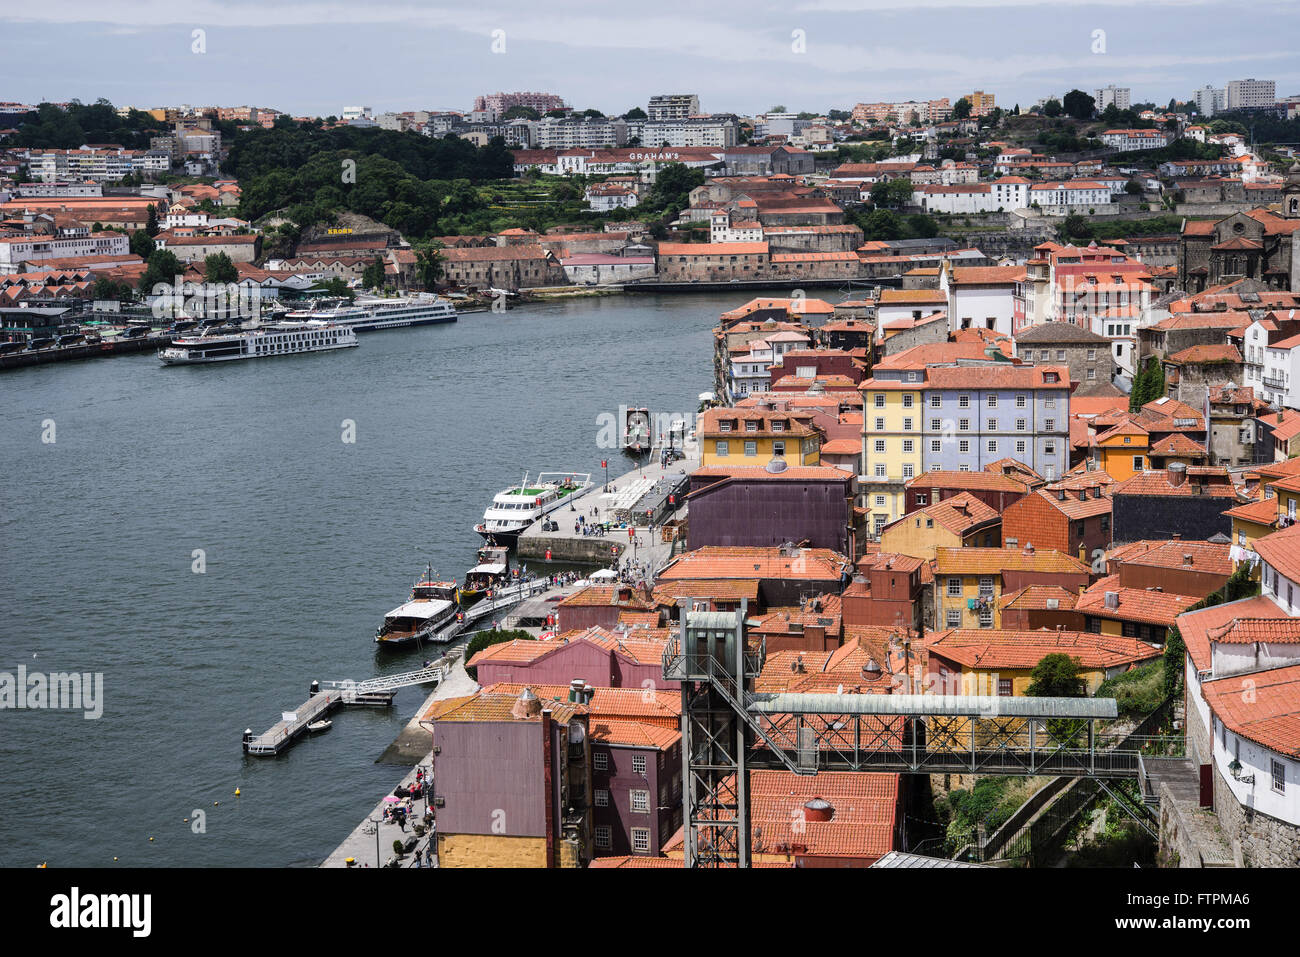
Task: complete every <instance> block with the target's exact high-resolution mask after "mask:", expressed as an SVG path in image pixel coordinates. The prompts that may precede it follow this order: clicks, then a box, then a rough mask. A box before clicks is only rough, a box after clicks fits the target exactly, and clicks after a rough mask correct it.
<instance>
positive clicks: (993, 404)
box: [989, 395, 998, 409]
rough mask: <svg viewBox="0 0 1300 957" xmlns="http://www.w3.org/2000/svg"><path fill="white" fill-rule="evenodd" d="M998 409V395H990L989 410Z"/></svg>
mask: <svg viewBox="0 0 1300 957" xmlns="http://www.w3.org/2000/svg"><path fill="white" fill-rule="evenodd" d="M997 407H998V397H997V396H996V395H990V396H989V408H990V409H996V408H997Z"/></svg>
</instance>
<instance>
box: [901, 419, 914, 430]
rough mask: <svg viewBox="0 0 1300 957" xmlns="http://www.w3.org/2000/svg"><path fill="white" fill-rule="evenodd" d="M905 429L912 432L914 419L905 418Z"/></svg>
mask: <svg viewBox="0 0 1300 957" xmlns="http://www.w3.org/2000/svg"><path fill="white" fill-rule="evenodd" d="M903 431H904V432H911V431H912V420H911V419H904V420H903Z"/></svg>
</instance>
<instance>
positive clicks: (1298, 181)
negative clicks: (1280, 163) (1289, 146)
mask: <svg viewBox="0 0 1300 957" xmlns="http://www.w3.org/2000/svg"><path fill="white" fill-rule="evenodd" d="M1282 215H1283V216H1285V217H1287V219H1300V162H1297V163H1292V164H1291V168H1290V169H1289V170H1287V171H1286V184H1285V185H1284V186H1283V187H1282Z"/></svg>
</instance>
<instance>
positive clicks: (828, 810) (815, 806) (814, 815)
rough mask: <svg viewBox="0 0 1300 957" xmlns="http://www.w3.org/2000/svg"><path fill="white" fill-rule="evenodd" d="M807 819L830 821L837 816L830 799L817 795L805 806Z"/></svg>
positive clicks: (804, 813)
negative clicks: (824, 799)
mask: <svg viewBox="0 0 1300 957" xmlns="http://www.w3.org/2000/svg"><path fill="white" fill-rule="evenodd" d="M803 816H804V820H805V821H817V822H822V821H829V820H830V819H831V818H833V817H834V816H835V808H834V806H833V805H832V804H831V803H830V802H829V801H823V800H822V799H821V798H818V797H815V798H813V799H812V800H811V801H809V802H808V803H807V804H805V805H804V806H803Z"/></svg>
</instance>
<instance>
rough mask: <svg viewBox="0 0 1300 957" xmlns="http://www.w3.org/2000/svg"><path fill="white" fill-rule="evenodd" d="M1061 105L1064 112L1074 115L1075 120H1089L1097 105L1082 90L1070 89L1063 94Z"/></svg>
mask: <svg viewBox="0 0 1300 957" xmlns="http://www.w3.org/2000/svg"><path fill="white" fill-rule="evenodd" d="M1061 106H1062V107H1063V108H1064V109H1065V112H1066V113H1068V114H1069V115H1070V116H1072V117H1074V118H1075V119H1076V120H1090V119H1092V114H1093V111H1094V110H1095V109H1096V107H1097V101H1096V100H1095V99H1093V98H1092V97H1091V96H1089V95H1088V94H1087V93H1084V92H1083V90H1071V91H1070V92H1069V93H1067V94H1065V99H1064V100H1063V101H1062V103H1061ZM1049 115H1050V114H1049Z"/></svg>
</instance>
